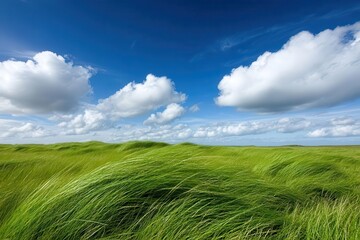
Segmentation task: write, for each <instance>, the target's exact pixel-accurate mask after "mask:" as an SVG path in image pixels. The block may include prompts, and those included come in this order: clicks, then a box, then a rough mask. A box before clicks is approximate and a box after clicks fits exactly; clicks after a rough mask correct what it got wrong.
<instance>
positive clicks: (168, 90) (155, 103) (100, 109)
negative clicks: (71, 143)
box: [52, 74, 186, 134]
mask: <svg viewBox="0 0 360 240" xmlns="http://www.w3.org/2000/svg"><path fill="white" fill-rule="evenodd" d="M185 99H186V95H185V94H183V93H179V92H176V91H175V87H174V83H173V82H172V81H171V80H170V79H168V78H167V77H156V76H154V75H152V74H148V75H147V76H146V80H145V81H144V82H143V83H134V82H132V83H129V84H127V85H126V86H125V87H123V88H122V89H120V90H119V91H117V92H116V93H115V94H114V95H112V96H110V97H108V98H106V99H101V100H99V103H98V104H97V105H87V106H86V107H85V109H84V110H83V112H81V113H79V114H75V115H64V116H61V115H57V116H54V117H53V118H52V119H64V121H62V122H61V123H60V124H59V126H60V127H63V128H65V129H67V131H66V132H67V133H68V134H84V133H87V132H90V131H94V130H101V129H105V128H109V127H111V126H112V124H113V123H115V122H116V121H118V120H120V119H125V118H131V117H135V116H139V115H143V114H145V113H148V112H150V111H154V110H156V109H158V108H160V107H163V106H166V105H168V107H167V108H166V109H165V111H164V112H163V113H157V114H155V115H154V117H150V118H149V121H148V123H149V124H150V123H154V124H165V123H168V122H171V121H172V120H173V119H175V118H177V117H179V116H181V115H182V114H183V112H184V111H185V110H184V109H183V107H181V106H180V105H178V104H177V103H180V102H183V101H184V100H185Z"/></svg>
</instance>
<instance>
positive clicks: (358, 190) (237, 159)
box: [0, 142, 360, 240]
mask: <svg viewBox="0 0 360 240" xmlns="http://www.w3.org/2000/svg"><path fill="white" fill-rule="evenodd" d="M359 176H360V147H359V146H333V147H330V146H329V147H327V146H323V147H302V146H283V147H251V146H250V147H230V146H229V147H224V146H201V145H195V144H191V143H183V144H174V145H169V144H165V143H155V142H128V143H122V144H107V143H101V142H86V143H62V144H51V145H0V239H16V240H17V239H25V240H26V239H61V240H63V239H146V240H148V239H321V240H323V239H324V240H326V239H352V240H358V239H360V201H359V199H360V177H359Z"/></svg>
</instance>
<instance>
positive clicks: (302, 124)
mask: <svg viewBox="0 0 360 240" xmlns="http://www.w3.org/2000/svg"><path fill="white" fill-rule="evenodd" d="M310 125H311V121H309V120H306V119H304V118H281V119H279V121H277V123H276V129H277V131H278V132H281V133H293V132H297V131H302V130H304V129H307V128H308V127H309V126H310Z"/></svg>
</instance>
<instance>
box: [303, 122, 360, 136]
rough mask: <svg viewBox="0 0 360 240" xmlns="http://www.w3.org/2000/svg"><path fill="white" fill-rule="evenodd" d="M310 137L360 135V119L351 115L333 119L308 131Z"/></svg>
mask: <svg viewBox="0 0 360 240" xmlns="http://www.w3.org/2000/svg"><path fill="white" fill-rule="evenodd" d="M308 136H309V137H314V138H317V137H353V136H360V121H358V120H355V119H354V118H351V117H339V118H334V119H331V120H330V122H329V123H328V126H323V127H320V128H317V129H315V130H312V131H310V132H309V133H308Z"/></svg>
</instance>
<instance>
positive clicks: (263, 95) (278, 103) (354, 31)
mask: <svg viewBox="0 0 360 240" xmlns="http://www.w3.org/2000/svg"><path fill="white" fill-rule="evenodd" d="M359 76H360V22H359V23H356V24H353V25H349V26H344V27H338V28H336V29H334V30H329V29H328V30H325V31H323V32H320V33H319V34H317V35H313V34H311V33H310V32H306V31H304V32H300V33H299V34H297V35H295V36H293V37H292V38H291V39H290V40H289V41H288V42H287V43H286V44H285V45H284V46H283V47H282V49H281V50H279V51H277V52H274V53H270V52H265V53H264V54H263V55H261V56H260V57H259V58H258V59H257V60H256V61H255V62H253V63H252V64H251V65H250V66H240V67H238V68H236V69H233V70H232V72H231V74H230V75H227V76H225V77H224V78H223V79H222V80H221V81H220V83H219V85H218V88H219V90H220V96H219V97H218V98H217V99H216V103H217V104H218V105H220V106H232V107H236V108H238V109H245V110H253V111H258V112H276V111H286V110H291V109H306V108H313V107H322V106H332V105H336V104H339V103H342V102H345V101H348V100H352V99H355V98H358V97H360V81H359Z"/></svg>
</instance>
